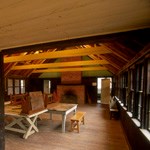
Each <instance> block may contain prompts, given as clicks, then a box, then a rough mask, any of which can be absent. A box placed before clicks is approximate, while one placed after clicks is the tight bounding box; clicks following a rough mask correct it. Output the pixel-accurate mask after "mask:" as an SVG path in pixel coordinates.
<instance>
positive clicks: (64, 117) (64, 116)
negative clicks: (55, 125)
mask: <svg viewBox="0 0 150 150" xmlns="http://www.w3.org/2000/svg"><path fill="white" fill-rule="evenodd" d="M65 125H66V115H65V114H62V132H63V133H65Z"/></svg>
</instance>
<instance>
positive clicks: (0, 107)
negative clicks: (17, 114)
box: [0, 52, 5, 150]
mask: <svg viewBox="0 0 150 150" xmlns="http://www.w3.org/2000/svg"><path fill="white" fill-rule="evenodd" d="M0 70H1V71H0V135H1V138H0V149H1V150H4V149H5V123H4V91H5V90H4V89H5V86H4V63H3V54H2V53H1V52H0Z"/></svg>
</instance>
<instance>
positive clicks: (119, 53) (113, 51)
mask: <svg viewBox="0 0 150 150" xmlns="http://www.w3.org/2000/svg"><path fill="white" fill-rule="evenodd" d="M102 46H103V47H104V49H107V50H109V51H110V52H112V53H113V54H115V55H116V56H118V57H120V58H121V59H123V60H124V61H126V62H128V61H129V60H128V59H127V58H126V57H124V55H125V54H124V53H123V52H122V51H120V50H117V49H114V48H113V49H111V48H109V47H108V46H109V44H107V43H104V44H103V45H102Z"/></svg>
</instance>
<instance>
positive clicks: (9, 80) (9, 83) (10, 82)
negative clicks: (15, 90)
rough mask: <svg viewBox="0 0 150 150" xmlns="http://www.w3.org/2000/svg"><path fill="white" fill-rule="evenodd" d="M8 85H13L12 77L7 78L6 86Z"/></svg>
mask: <svg viewBox="0 0 150 150" xmlns="http://www.w3.org/2000/svg"><path fill="white" fill-rule="evenodd" d="M9 86H13V80H12V79H8V87H9Z"/></svg>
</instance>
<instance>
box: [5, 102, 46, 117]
mask: <svg viewBox="0 0 150 150" xmlns="http://www.w3.org/2000/svg"><path fill="white" fill-rule="evenodd" d="M21 107H22V106H21V105H11V104H9V103H8V104H5V115H10V116H16V117H32V116H34V115H38V114H41V113H44V112H46V111H48V110H47V109H43V110H40V111H37V112H35V113H33V114H24V113H22V108H21Z"/></svg>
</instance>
